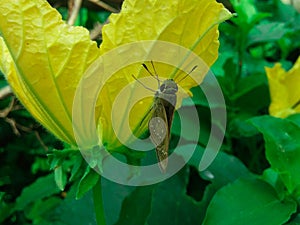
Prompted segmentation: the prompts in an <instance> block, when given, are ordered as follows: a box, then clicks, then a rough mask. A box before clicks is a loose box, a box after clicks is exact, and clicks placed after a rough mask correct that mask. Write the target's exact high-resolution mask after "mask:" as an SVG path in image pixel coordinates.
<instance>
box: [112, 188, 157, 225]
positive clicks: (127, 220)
mask: <svg viewBox="0 0 300 225" xmlns="http://www.w3.org/2000/svg"><path fill="white" fill-rule="evenodd" d="M153 188H154V186H145V187H144V186H141V187H137V188H136V189H135V190H134V191H133V192H132V193H131V194H130V195H129V196H128V197H126V198H125V200H124V201H123V204H122V210H121V213H120V217H119V220H118V222H117V223H116V224H115V225H126V224H130V225H141V224H145V223H146V220H147V217H148V215H149V213H150V210H151V200H152V194H153Z"/></svg>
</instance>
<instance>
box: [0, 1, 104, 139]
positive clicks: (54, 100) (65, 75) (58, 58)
mask: <svg viewBox="0 0 300 225" xmlns="http://www.w3.org/2000/svg"><path fill="white" fill-rule="evenodd" d="M0 33H1V36H2V38H1V39H0V54H1V55H0V58H1V59H2V60H1V61H0V69H1V70H2V71H3V73H4V74H5V76H6V78H7V80H8V82H9V83H10V85H11V87H12V88H13V90H14V92H15V93H16V95H17V96H18V98H19V99H20V100H21V102H22V103H23V104H24V106H25V107H26V108H27V109H28V110H29V112H30V113H31V114H32V115H33V116H34V117H35V118H36V119H37V120H38V121H39V122H40V123H41V124H42V125H44V126H45V127H46V128H47V129H48V130H50V131H51V132H52V133H54V134H55V135H56V136H57V137H58V138H60V139H62V140H63V141H66V142H68V143H70V144H74V145H75V144H76V143H75V140H74V135H73V130H72V129H73V128H72V118H71V112H72V104H73V97H74V93H75V90H76V87H77V84H78V82H79V80H80V78H81V76H82V74H83V72H84V71H85V70H86V68H87V67H88V66H89V65H90V64H91V63H92V62H93V61H94V60H95V59H96V58H97V57H98V56H99V49H98V47H97V44H96V42H92V41H91V40H90V38H89V33H88V31H87V30H86V29H84V28H82V27H72V26H69V25H66V24H65V23H64V21H62V19H61V15H60V14H59V13H58V12H57V11H56V10H55V9H53V8H52V7H51V6H50V5H49V4H48V3H47V2H46V1H43V0H33V1H27V0H13V1H11V0H3V1H1V4H0Z"/></svg>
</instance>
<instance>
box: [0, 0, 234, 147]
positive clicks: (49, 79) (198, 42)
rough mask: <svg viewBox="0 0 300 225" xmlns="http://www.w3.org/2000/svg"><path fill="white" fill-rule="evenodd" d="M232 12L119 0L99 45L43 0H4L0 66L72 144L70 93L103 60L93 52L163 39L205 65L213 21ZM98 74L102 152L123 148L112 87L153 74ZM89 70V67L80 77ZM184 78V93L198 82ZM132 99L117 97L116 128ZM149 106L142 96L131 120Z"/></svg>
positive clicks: (195, 1)
mask: <svg viewBox="0 0 300 225" xmlns="http://www.w3.org/2000/svg"><path fill="white" fill-rule="evenodd" d="M230 17H231V14H230V13H229V12H228V11H227V10H226V9H225V8H224V7H223V5H222V4H219V3H217V2H216V1H214V0H165V1H161V0H144V1H140V0H125V1H124V3H123V6H122V11H121V13H119V14H112V15H111V16H110V19H109V20H110V24H108V25H106V26H105V27H104V28H103V43H102V44H101V46H100V49H98V48H97V46H96V43H95V42H93V41H91V40H89V34H88V31H87V30H86V29H84V28H82V27H71V26H68V25H66V24H65V23H64V22H63V21H62V20H61V16H60V14H59V13H58V12H57V11H56V10H54V9H53V8H51V6H50V5H49V4H48V3H47V2H46V1H44V0H34V1H27V0H14V1H11V0H2V1H1V4H0V34H1V36H2V38H1V37H0V70H1V71H2V72H3V73H4V74H5V76H6V78H7V80H8V82H9V83H10V85H11V86H12V88H13V90H14V92H15V93H16V95H17V96H18V98H19V99H20V100H21V102H22V103H23V104H24V106H25V107H26V108H27V109H28V110H29V111H30V112H31V114H32V115H33V116H34V117H35V118H36V119H37V120H38V121H39V122H40V123H41V124H43V125H44V126H45V127H46V128H47V129H48V130H50V131H51V132H52V133H54V134H55V135H56V136H57V137H58V138H60V139H61V140H63V141H65V142H68V143H70V144H72V145H76V141H75V138H74V133H73V127H72V106H73V100H74V95H75V92H76V89H77V87H78V84H79V81H80V79H81V78H82V76H83V74H84V71H86V69H87V68H88V67H89V66H90V65H91V64H92V63H93V62H94V64H93V65H92V66H91V67H92V68H94V69H95V68H96V69H97V68H98V67H100V66H101V65H102V64H101V63H100V64H97V62H98V61H96V59H97V58H98V57H99V56H104V55H105V54H106V53H109V52H111V51H112V50H114V49H116V48H118V47H120V46H124V45H125V44H129V43H135V42H139V41H146V40H154V41H166V42H169V43H173V44H176V45H178V46H182V47H185V48H187V49H191V50H192V51H193V52H194V53H195V54H196V55H198V56H199V57H201V58H202V60H203V62H204V63H205V64H207V65H208V66H211V65H212V64H213V62H214V61H215V60H216V59H217V56H218V47H219V41H218V24H219V23H221V22H223V21H224V20H226V19H228V18H230ZM151 50H152V49H151V48H150V47H149V46H148V48H145V49H144V55H147V54H150V52H151ZM128 54H129V55H132V54H135V52H134V51H130V52H128ZM161 54H164V52H161ZM175 56H176V55H175ZM124 60H126V58H123V61H124ZM109 61H110V63H111V64H112V65H113V66H116V65H118V64H120V63H121V62H119V61H118V60H115V59H114V58H111V59H110V60H109ZM155 69H156V70H157V71H158V73H159V75H160V76H161V77H164V78H173V79H174V80H176V79H177V80H180V77H182V76H184V73H174V67H172V66H169V65H165V64H163V63H156V62H155ZM203 70H205V69H203ZM101 72H102V71H101V70H96V73H97V76H98V77H99V78H100V79H99V83H101V82H104V81H105V85H104V86H103V89H102V90H101V93H100V94H99V97H98V100H97V104H96V110H95V111H96V112H95V121H96V123H97V129H98V131H99V133H101V137H102V142H103V143H104V144H105V146H106V148H107V149H108V150H113V149H116V148H118V147H122V144H121V143H120V141H119V140H118V138H117V137H116V135H115V132H114V130H113V127H112V123H111V113H112V106H113V104H114V101H115V99H116V97H117V95H118V93H119V92H120V90H122V88H124V87H126V86H128V85H129V84H130V83H131V82H133V81H134V79H133V77H132V75H133V74H134V75H135V76H137V77H138V78H141V77H146V76H148V77H151V76H150V75H149V74H148V73H146V72H145V71H143V70H142V69H141V63H135V64H133V65H129V66H126V67H124V68H122V69H121V70H119V71H117V72H115V73H114V74H112V76H111V77H110V78H109V79H108V80H105V77H104V74H102V73H101ZM89 73H90V70H88V71H87V72H86V73H85V75H87V76H89V75H90V74H89ZM203 76H204V74H202V75H201V77H200V78H201V80H202V79H203ZM201 80H200V81H201ZM183 83H184V84H183V85H182V87H183V88H184V89H185V90H186V91H188V90H189V89H190V88H191V87H193V86H195V85H196V83H195V82H194V81H192V79H190V78H187V79H185V80H184V82H183ZM91 84H93V83H91ZM137 89H138V90H141V89H139V88H138V85H135V86H134V88H133V89H132V92H131V96H132V95H139V94H141V92H139V91H136V90H137ZM135 91H136V92H135ZM144 91H145V90H143V91H142V92H144ZM133 93H134V94H133ZM92 97H93V96H91V98H92ZM131 100H132V99H128V102H127V101H123V102H122V104H123V105H122V107H121V105H120V107H119V111H118V115H117V117H116V121H117V123H118V124H119V125H118V129H122V127H123V125H122V124H123V120H124V116H125V114H126V112H127V111H128V108H127V106H128V105H129V101H131ZM179 102H180V101H179ZM151 104H152V99H149V98H148V99H144V100H143V101H140V102H139V104H136V105H135V106H134V108H133V109H132V111H131V112H130V115H131V116H130V121H129V123H130V127H131V128H132V129H133V130H135V129H137V128H138V127H139V126H140V122H141V120H142V118H143V117H144V115H145V114H146V112H147V110H148V109H149V108H150V106H151ZM145 129H146V128H144V129H141V130H140V131H139V132H137V135H140V134H142V133H143V132H144V131H145ZM87 135H88V134H87ZM125 136H126V135H125ZM126 138H129V137H125V139H126Z"/></svg>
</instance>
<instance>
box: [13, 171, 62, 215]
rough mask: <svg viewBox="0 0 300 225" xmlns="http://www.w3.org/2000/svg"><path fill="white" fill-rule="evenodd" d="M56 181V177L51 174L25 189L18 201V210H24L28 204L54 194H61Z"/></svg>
mask: <svg viewBox="0 0 300 225" xmlns="http://www.w3.org/2000/svg"><path fill="white" fill-rule="evenodd" d="M59 192H60V190H59V189H58V188H57V186H56V183H55V181H54V175H53V174H49V175H47V176H45V177H41V178H38V179H37V180H36V181H35V182H34V183H33V184H31V185H29V186H28V187H26V188H24V189H23V191H22V193H21V195H20V196H19V197H18V198H17V200H16V209H17V210H22V209H24V208H25V207H26V206H27V205H28V204H30V203H32V202H35V201H37V200H38V199H42V198H45V197H48V196H51V195H53V194H57V193H59Z"/></svg>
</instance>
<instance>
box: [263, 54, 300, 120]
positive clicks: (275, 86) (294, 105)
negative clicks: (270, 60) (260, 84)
mask: <svg viewBox="0 0 300 225" xmlns="http://www.w3.org/2000/svg"><path fill="white" fill-rule="evenodd" d="M266 72H267V77H268V80H269V87H270V95H271V105H270V107H269V112H270V115H272V116H275V117H280V118H285V117H288V116H289V115H292V114H295V113H299V112H300V104H299V103H300V89H299V86H300V57H299V58H298V60H297V61H296V63H295V65H294V66H293V68H292V69H290V70H289V71H285V70H284V69H283V68H282V66H281V64H279V63H276V64H275V66H274V67H273V68H266Z"/></svg>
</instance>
